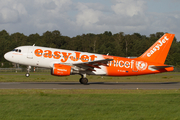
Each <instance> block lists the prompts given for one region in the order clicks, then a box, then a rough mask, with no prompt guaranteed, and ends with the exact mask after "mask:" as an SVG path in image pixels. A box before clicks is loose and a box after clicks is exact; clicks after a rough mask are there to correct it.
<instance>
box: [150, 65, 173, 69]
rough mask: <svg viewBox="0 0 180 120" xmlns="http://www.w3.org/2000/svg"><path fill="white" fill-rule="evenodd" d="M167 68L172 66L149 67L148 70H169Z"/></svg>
mask: <svg viewBox="0 0 180 120" xmlns="http://www.w3.org/2000/svg"><path fill="white" fill-rule="evenodd" d="M169 67H174V66H172V65H166V66H154V65H152V66H149V69H150V70H160V69H165V68H169Z"/></svg>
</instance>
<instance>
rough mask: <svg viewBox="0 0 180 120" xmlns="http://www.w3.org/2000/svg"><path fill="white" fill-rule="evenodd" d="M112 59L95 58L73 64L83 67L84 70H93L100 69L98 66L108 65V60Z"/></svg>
mask: <svg viewBox="0 0 180 120" xmlns="http://www.w3.org/2000/svg"><path fill="white" fill-rule="evenodd" d="M112 60H113V59H103V60H96V61H90V62H83V63H75V64H73V65H74V66H77V67H80V68H83V69H85V70H90V71H94V68H98V69H101V68H100V67H99V66H101V65H102V66H108V65H107V64H108V62H109V61H112Z"/></svg>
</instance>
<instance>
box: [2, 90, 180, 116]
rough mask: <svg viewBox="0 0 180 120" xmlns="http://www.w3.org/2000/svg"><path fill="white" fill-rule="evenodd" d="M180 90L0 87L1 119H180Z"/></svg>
mask: <svg viewBox="0 0 180 120" xmlns="http://www.w3.org/2000/svg"><path fill="white" fill-rule="evenodd" d="M179 99H180V90H0V108H1V109H0V119H1V120H44V119H46V120H49V119H54V120H55V119H56V120H60V119H61V120H84V119H87V120H92V119H93V120H101V119H102V120H152V119H153V120H179V119H180V112H179V110H180V101H179Z"/></svg>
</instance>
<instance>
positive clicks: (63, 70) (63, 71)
mask: <svg viewBox="0 0 180 120" xmlns="http://www.w3.org/2000/svg"><path fill="white" fill-rule="evenodd" d="M71 72H72V70H71V66H68V65H62V64H54V66H53V68H52V69H51V74H52V75H55V76H69V75H70V74H71Z"/></svg>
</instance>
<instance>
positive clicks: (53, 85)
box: [0, 82, 180, 90]
mask: <svg viewBox="0 0 180 120" xmlns="http://www.w3.org/2000/svg"><path fill="white" fill-rule="evenodd" d="M0 89H147V90H148V89H180V82H161V83H115V82H90V83H88V84H86V85H83V84H80V83H78V82H9V83H8V82H2V83H0Z"/></svg>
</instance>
